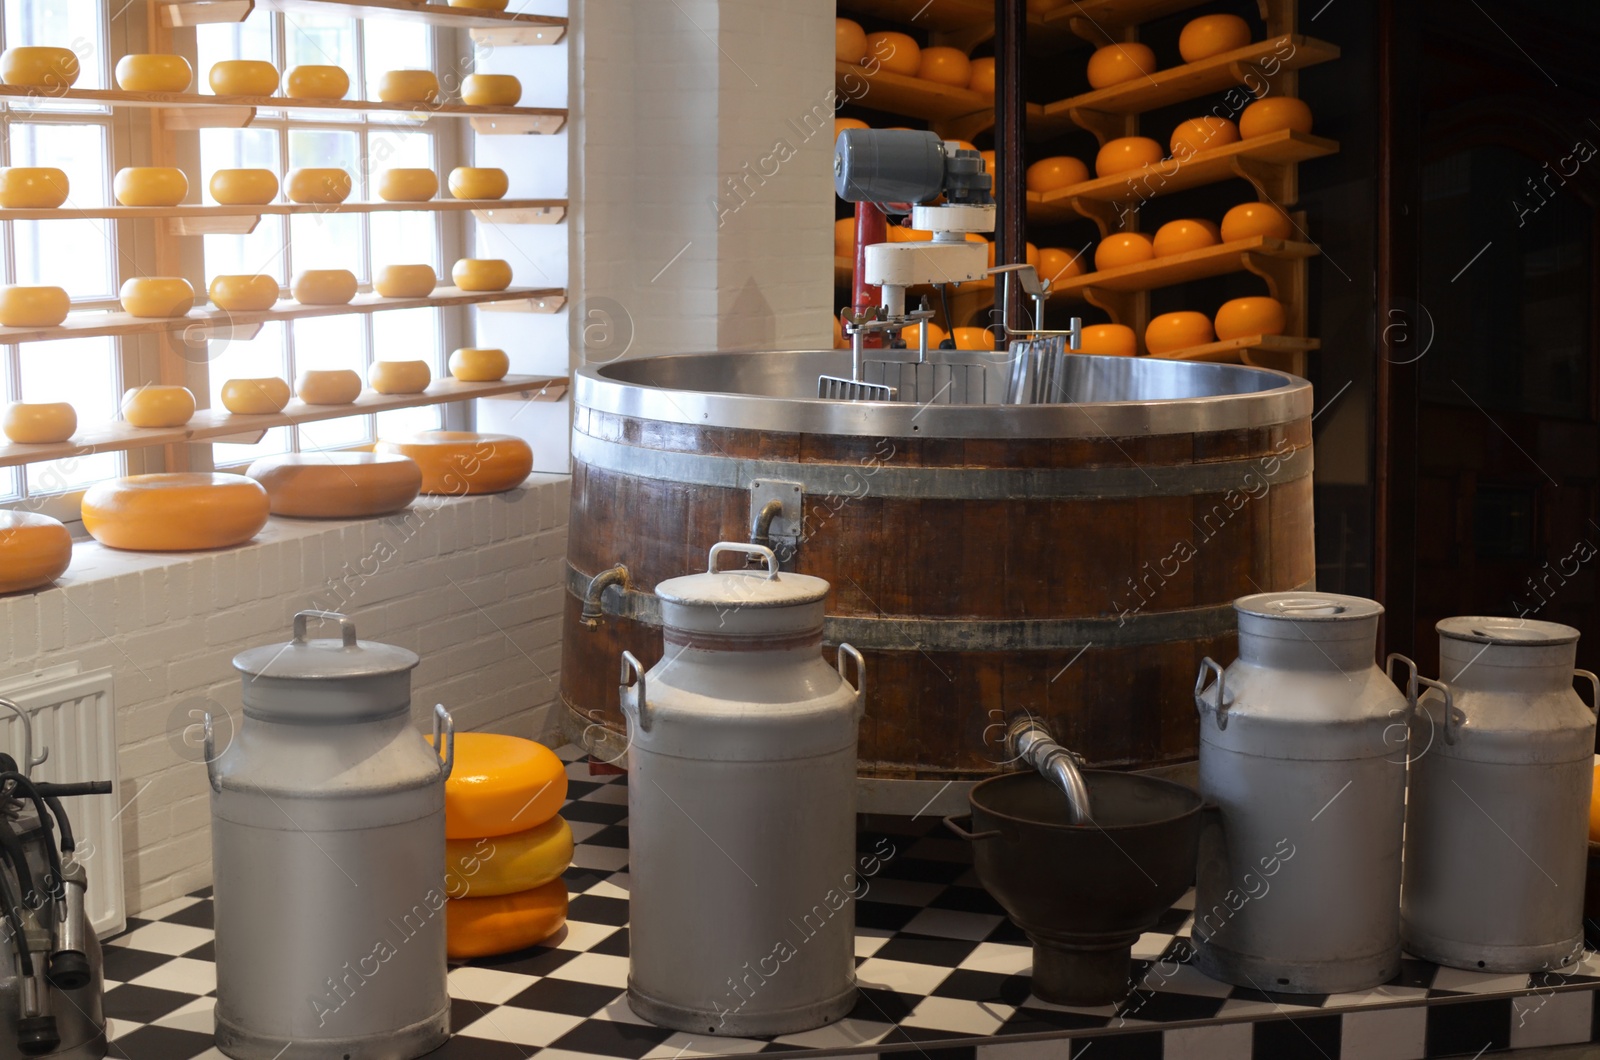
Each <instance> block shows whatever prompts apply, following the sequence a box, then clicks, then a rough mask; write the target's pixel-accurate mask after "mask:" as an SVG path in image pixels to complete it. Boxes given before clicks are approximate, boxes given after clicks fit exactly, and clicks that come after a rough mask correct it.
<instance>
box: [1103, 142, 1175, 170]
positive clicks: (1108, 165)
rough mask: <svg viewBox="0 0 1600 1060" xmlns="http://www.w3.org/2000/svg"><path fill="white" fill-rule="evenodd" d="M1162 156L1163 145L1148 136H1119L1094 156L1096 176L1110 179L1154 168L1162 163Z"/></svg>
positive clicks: (1106, 143)
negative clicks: (1134, 171)
mask: <svg viewBox="0 0 1600 1060" xmlns="http://www.w3.org/2000/svg"><path fill="white" fill-rule="evenodd" d="M1162 155H1163V152H1162V150H1161V145H1160V144H1158V143H1156V141H1154V140H1152V139H1150V137H1148V136H1119V137H1117V138H1116V139H1115V140H1107V141H1106V142H1105V144H1104V145H1102V146H1101V148H1100V153H1099V154H1097V155H1095V156H1094V172H1095V176H1097V177H1109V176H1112V175H1113V174H1116V173H1127V172H1129V171H1130V170H1135V169H1143V168H1144V167H1145V166H1153V165H1155V164H1156V163H1157V162H1159V161H1161V158H1162Z"/></svg>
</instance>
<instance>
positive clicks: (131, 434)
mask: <svg viewBox="0 0 1600 1060" xmlns="http://www.w3.org/2000/svg"><path fill="white" fill-rule="evenodd" d="M567 386H568V380H566V379H563V378H546V377H543V376H531V375H508V376H506V377H505V378H504V379H502V380H500V381H499V382H495V383H462V382H458V381H456V380H455V379H452V378H450V377H448V376H447V377H445V378H444V379H435V380H434V381H433V382H432V383H431V384H429V386H428V389H427V390H426V391H424V392H423V393H421V394H389V395H386V394H379V393H378V392H377V391H374V390H364V391H362V393H361V396H360V397H359V398H357V399H356V400H355V403H354V404H350V405H307V404H305V403H304V402H301V401H298V400H295V401H291V402H289V406H288V408H286V409H284V410H283V411H282V412H278V413H273V414H271V415H267V416H235V415H234V414H232V413H230V412H228V411H226V410H225V409H203V410H201V411H199V412H196V413H195V414H194V418H193V419H191V420H190V421H189V422H188V423H187V424H185V425H184V426H182V427H172V428H163V429H157V428H144V427H130V426H128V425H127V424H126V423H123V422H122V421H121V420H117V421H114V422H112V423H101V424H95V425H93V426H90V427H86V428H82V429H80V430H79V431H78V432H77V433H76V434H74V435H73V437H72V438H71V439H70V440H68V441H65V442H58V443H55V444H51V445H0V467H16V466H17V465H19V464H34V463H38V462H40V461H43V460H61V459H65V458H67V457H76V456H88V455H90V454H92V453H107V452H118V451H121V450H125V449H143V448H145V447H146V446H152V445H182V444H185V443H188V442H204V441H215V440H218V439H228V440H233V439H235V438H237V437H239V436H244V437H245V439H246V442H247V444H254V442H255V441H260V439H261V436H262V435H264V434H266V432H267V431H268V430H270V429H272V428H274V427H286V426H289V425H290V424H295V423H312V422H314V421H316V420H334V419H342V418H343V417H345V416H359V415H365V414H367V413H373V412H388V411H391V410H393V409H404V408H415V407H417V406H419V405H443V404H447V403H449V402H452V401H466V400H469V399H471V398H483V397H499V396H502V395H506V394H518V395H524V397H523V399H524V400H527V401H559V400H561V398H562V397H564V396H565V395H566V392H567Z"/></svg>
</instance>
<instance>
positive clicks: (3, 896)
mask: <svg viewBox="0 0 1600 1060" xmlns="http://www.w3.org/2000/svg"><path fill="white" fill-rule="evenodd" d="M0 833H4V834H7V835H10V836H11V838H12V839H13V840H15V839H16V833H14V832H12V831H11V829H10V828H9V827H6V826H5V825H0ZM19 908H20V907H19V905H18V903H17V896H16V895H15V894H13V893H12V891H11V881H10V880H8V879H7V878H6V874H5V873H3V872H0V915H4V916H5V918H6V920H7V922H9V923H10V924H11V932H12V937H11V941H12V944H13V945H14V946H15V947H16V950H17V959H18V962H19V964H20V965H21V969H22V975H23V976H24V977H31V976H32V975H33V955H32V954H31V953H29V952H28V940H27V939H26V937H25V936H24V932H25V930H26V929H25V928H24V927H23V925H22V913H21V912H20V911H19Z"/></svg>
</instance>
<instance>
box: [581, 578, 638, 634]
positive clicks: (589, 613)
mask: <svg viewBox="0 0 1600 1060" xmlns="http://www.w3.org/2000/svg"><path fill="white" fill-rule="evenodd" d="M613 585H620V586H622V588H623V589H624V590H627V589H631V588H633V577H632V576H631V575H630V574H629V573H628V568H627V567H624V566H623V565H622V564H620V563H619V564H617V565H616V566H615V567H612V568H611V569H610V570H603V571H601V572H600V573H599V574H596V575H595V576H594V577H593V578H591V579H590V580H589V588H587V589H585V590H584V593H583V615H582V616H581V617H580V619H579V621H580V622H582V623H583V628H584V629H589V630H594V629H599V628H600V618H601V616H603V615H604V614H605V609H604V608H603V607H601V606H600V597H601V596H602V595H604V594H605V591H606V589H608V588H609V587H611V586H613Z"/></svg>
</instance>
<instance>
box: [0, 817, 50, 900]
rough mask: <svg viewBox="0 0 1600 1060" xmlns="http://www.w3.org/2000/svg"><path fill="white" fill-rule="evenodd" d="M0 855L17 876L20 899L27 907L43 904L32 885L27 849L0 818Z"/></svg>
mask: <svg viewBox="0 0 1600 1060" xmlns="http://www.w3.org/2000/svg"><path fill="white" fill-rule="evenodd" d="M0 856H3V857H4V858H5V860H6V862H7V863H8V864H9V865H10V866H11V872H12V874H13V875H15V876H16V877H17V886H19V887H21V888H22V900H23V901H24V902H25V903H27V905H28V907H29V908H30V909H37V908H39V907H40V906H41V905H43V904H44V899H43V898H41V897H40V896H39V889H38V888H37V887H35V886H34V882H33V869H32V868H30V867H29V866H28V854H27V851H25V850H24V849H23V848H22V840H21V839H20V838H19V837H18V836H17V833H16V832H14V831H13V830H12V828H11V822H10V821H7V820H0Z"/></svg>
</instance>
